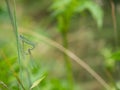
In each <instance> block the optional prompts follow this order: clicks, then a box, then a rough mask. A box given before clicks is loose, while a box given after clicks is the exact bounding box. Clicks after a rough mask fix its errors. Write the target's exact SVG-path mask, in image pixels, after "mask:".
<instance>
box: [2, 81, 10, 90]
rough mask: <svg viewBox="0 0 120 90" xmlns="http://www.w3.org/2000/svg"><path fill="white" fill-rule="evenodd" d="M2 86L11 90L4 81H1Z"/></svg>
mask: <svg viewBox="0 0 120 90" xmlns="http://www.w3.org/2000/svg"><path fill="white" fill-rule="evenodd" d="M0 85H2V86H3V87H4V88H6V89H8V90H10V89H9V88H8V86H7V85H6V84H5V83H4V82H3V81H0Z"/></svg>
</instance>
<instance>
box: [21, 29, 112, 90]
mask: <svg viewBox="0 0 120 90" xmlns="http://www.w3.org/2000/svg"><path fill="white" fill-rule="evenodd" d="M22 33H26V34H28V33H29V34H30V35H32V36H34V37H35V38H36V39H38V40H42V41H43V42H45V43H47V44H49V45H51V46H53V47H55V48H57V49H59V50H60V51H62V52H63V53H65V54H66V55H68V56H69V57H70V58H72V60H74V61H75V62H77V63H78V64H79V65H80V66H81V67H83V68H84V69H85V70H86V71H87V72H89V73H90V74H91V75H92V76H93V77H94V78H95V79H96V80H97V81H98V82H99V83H100V84H101V85H102V86H104V87H105V88H106V89H107V90H111V87H110V86H109V85H108V84H107V83H106V82H105V81H104V80H103V79H102V78H101V77H100V76H99V75H98V74H97V73H96V72H95V71H94V70H93V69H92V68H91V67H90V66H89V65H88V64H86V63H85V62H84V61H83V60H82V59H80V58H79V57H77V56H76V55H75V54H74V53H72V52H71V51H70V50H68V49H65V48H64V47H63V46H62V45H60V44H58V43H57V42H55V41H53V40H51V39H49V38H47V37H45V36H43V35H40V34H38V33H36V32H33V31H31V30H24V31H22Z"/></svg>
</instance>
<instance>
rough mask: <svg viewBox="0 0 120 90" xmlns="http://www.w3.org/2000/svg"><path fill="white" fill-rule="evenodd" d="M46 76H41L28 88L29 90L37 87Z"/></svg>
mask: <svg viewBox="0 0 120 90" xmlns="http://www.w3.org/2000/svg"><path fill="white" fill-rule="evenodd" d="M45 77H46V76H42V77H41V78H40V79H38V80H36V81H35V82H34V83H33V84H32V86H31V87H30V90H32V89H33V88H35V87H36V86H38V85H39V83H40V82H41V81H42V80H43V79H44V78H45Z"/></svg>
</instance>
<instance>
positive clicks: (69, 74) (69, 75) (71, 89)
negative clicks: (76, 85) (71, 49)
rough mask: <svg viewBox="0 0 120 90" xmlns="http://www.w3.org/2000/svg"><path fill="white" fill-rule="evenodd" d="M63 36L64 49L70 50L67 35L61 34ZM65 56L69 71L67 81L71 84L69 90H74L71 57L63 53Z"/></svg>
mask: <svg viewBox="0 0 120 90" xmlns="http://www.w3.org/2000/svg"><path fill="white" fill-rule="evenodd" d="M61 36H62V43H63V47H64V48H66V49H68V40H67V33H61ZM63 55H64V61H65V66H66V71H67V80H68V83H69V90H73V74H72V64H71V62H70V60H69V57H68V56H67V55H66V54H65V53H63Z"/></svg>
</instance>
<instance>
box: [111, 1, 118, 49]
mask: <svg viewBox="0 0 120 90" xmlns="http://www.w3.org/2000/svg"><path fill="white" fill-rule="evenodd" d="M110 4H111V14H112V20H113V28H114V38H115V46H116V49H118V34H117V22H116V14H115V4H114V2H113V0H110Z"/></svg>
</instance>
